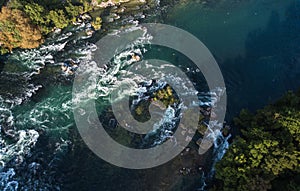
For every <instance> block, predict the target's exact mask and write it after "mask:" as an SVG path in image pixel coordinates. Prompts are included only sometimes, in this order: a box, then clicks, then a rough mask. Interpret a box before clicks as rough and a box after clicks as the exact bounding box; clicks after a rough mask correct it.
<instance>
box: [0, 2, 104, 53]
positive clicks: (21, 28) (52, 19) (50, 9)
mask: <svg viewBox="0 0 300 191" xmlns="http://www.w3.org/2000/svg"><path fill="white" fill-rule="evenodd" d="M99 2H101V0H98V1H96V3H99ZM92 3H93V4H95V2H94V1H93V2H92V1H91V0H73V1H71V0H68V1H61V0H11V1H9V3H8V4H7V5H6V6H3V7H2V10H1V13H0V45H1V48H0V51H1V52H0V53H2V54H3V53H6V52H10V51H12V49H13V48H36V47H38V46H39V44H40V43H41V42H43V37H44V36H45V35H47V34H48V33H49V32H51V31H52V30H53V29H54V28H60V29H62V28H65V27H66V26H68V25H70V24H72V23H74V22H76V17H77V16H78V15H80V14H83V13H86V12H88V11H91V10H92V8H93V7H92ZM93 26H94V27H95V29H96V30H97V29H100V27H101V18H100V17H97V18H95V21H94V22H93Z"/></svg>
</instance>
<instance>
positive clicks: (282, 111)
mask: <svg viewBox="0 0 300 191" xmlns="http://www.w3.org/2000/svg"><path fill="white" fill-rule="evenodd" d="M235 124H236V126H237V127H238V128H239V129H241V134H240V136H239V137H237V138H236V139H235V140H234V142H233V144H232V145H231V146H230V148H229V149H228V151H227V153H226V154H225V156H224V158H223V159H222V160H221V161H220V162H219V163H218V164H217V165H216V178H217V179H218V180H219V181H220V182H219V183H220V185H219V187H218V188H216V187H215V189H217V190H241V191H242V190H243V191H244V190H253V191H262V190H287V191H299V190H300V184H299V182H300V165H299V161H300V149H299V143H300V92H298V93H297V94H294V93H291V92H290V93H288V94H287V95H285V96H284V97H283V98H282V99H280V100H279V101H278V102H276V103H275V104H273V105H270V106H267V107H265V108H264V109H262V110H259V111H258V112H257V113H256V114H255V115H254V114H251V113H250V112H248V111H246V110H244V111H242V112H241V113H240V116H239V117H238V118H236V119H235Z"/></svg>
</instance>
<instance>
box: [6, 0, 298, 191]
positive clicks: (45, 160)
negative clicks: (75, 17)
mask: <svg viewBox="0 0 300 191" xmlns="http://www.w3.org/2000/svg"><path fill="white" fill-rule="evenodd" d="M157 9H159V8H157ZM299 9H300V3H299V1H296V0H294V1H292V0H291V1H282V2H280V3H279V2H277V1H273V0H265V1H259V2H258V1H252V0H249V1H242V2H236V1H229V0H228V1H222V3H211V2H209V3H208V4H205V3H202V2H199V1H191V2H190V3H186V2H180V3H178V4H177V5H175V6H174V7H171V8H169V9H168V11H167V12H164V11H163V14H161V15H160V17H159V19H158V20H159V21H161V20H163V22H165V23H166V24H171V25H174V26H177V27H179V28H182V29H184V30H186V31H188V32H190V33H192V34H193V35H195V36H196V37H198V38H199V39H200V40H201V41H203V42H204V44H205V45H206V46H207V47H208V48H209V50H210V51H211V52H212V54H213V55H214V56H215V58H216V60H217V62H218V64H219V65H220V67H221V70H222V73H223V75H224V79H225V82H226V90H227V97H228V108H227V111H228V112H227V117H226V119H227V120H228V121H231V119H232V117H233V116H235V115H236V114H237V113H238V112H239V110H240V109H242V108H248V109H250V110H254V109H257V108H259V107H262V106H263V105H265V104H267V103H271V102H272V101H274V100H275V99H276V98H278V97H279V96H280V95H282V94H283V93H284V92H286V91H288V90H295V89H297V88H298V87H299V86H300V81H299V76H300V68H299V66H300V64H299V61H300V56H299V55H300V49H299V43H300V36H299V34H300V15H299V13H300V11H299ZM141 17H142V18H144V15H141V14H139V15H138V16H136V17H132V18H131V20H130V19H128V18H129V16H128V15H127V18H126V19H124V20H122V21H124V23H126V24H127V25H128V28H129V29H131V28H136V27H138V25H137V23H138V22H139V21H138V20H141ZM146 18H147V17H146ZM151 19H153V18H151ZM151 19H150V21H152V20H151ZM154 20H156V18H155V17H154ZM87 31H93V29H92V28H91V25H90V24H89V22H88V21H86V22H83V23H81V24H79V25H77V26H74V27H69V28H68V29H66V30H63V31H56V32H54V33H53V34H51V36H49V38H47V40H46V42H45V43H44V44H43V45H42V46H41V47H40V48H38V49H33V50H15V51H14V52H13V53H12V54H10V55H8V56H6V57H2V58H1V61H2V62H3V63H4V65H3V66H1V67H2V68H1V76H0V126H1V136H0V190H7V191H9V190H158V188H161V189H168V190H197V189H198V190H202V188H203V189H204V187H205V183H204V181H205V178H208V177H209V176H210V175H211V173H213V168H212V166H213V164H214V162H216V161H217V160H219V159H220V158H221V157H222V155H223V154H224V152H225V149H226V147H227V146H228V143H227V139H226V138H224V137H223V136H222V134H221V132H220V131H212V135H213V136H214V138H215V139H214V140H215V144H214V148H213V149H212V151H211V152H210V153H208V155H207V156H205V157H203V156H201V157H200V156H199V155H198V153H197V151H188V150H185V151H184V152H183V153H182V154H181V156H179V157H177V158H175V159H173V160H172V161H170V162H169V163H167V164H165V165H162V166H160V167H156V168H154V169H147V170H128V169H123V168H119V167H115V166H113V165H111V164H109V163H107V162H105V161H103V160H102V159H99V158H98V157H97V156H96V155H94V154H93V153H92V152H91V151H90V150H89V149H88V148H87V147H86V146H85V144H84V143H83V141H82V139H81V137H80V136H79V134H78V132H77V129H76V126H75V122H74V119H73V113H72V82H73V74H72V73H68V72H63V70H62V66H65V65H68V66H71V65H72V66H73V67H74V68H75V69H76V65H80V64H86V65H88V64H89V63H92V62H93V54H94V52H95V51H96V50H97V46H96V43H95V39H96V38H95V37H92V38H91V37H90V36H89V35H87ZM115 32H116V31H115ZM94 36H103V33H102V34H99V35H98V34H97V35H94ZM142 41H145V42H146V41H147V42H148V41H149V37H148V36H143V38H142ZM139 43H140V41H139V42H137V43H136V44H135V45H136V46H135V47H133V49H129V50H127V51H125V52H123V53H121V54H118V55H115V57H114V59H113V60H114V61H113V63H114V64H112V65H111V66H110V69H111V70H109V71H107V72H106V73H105V79H106V80H107V79H110V80H112V79H113V80H115V81H116V83H115V84H118V82H122V81H128V80H131V77H127V78H126V77H121V76H119V75H118V74H119V73H122V71H126V67H127V66H128V65H130V64H132V63H131V62H128V60H127V59H126V58H127V57H128V56H130V55H131V54H132V52H135V53H139V54H140V55H141V56H142V57H143V59H144V58H145V59H146V58H148V57H149V58H153V57H159V58H162V59H165V60H168V61H170V62H172V63H173V64H175V65H183V66H182V67H183V68H184V67H185V66H186V65H188V62H189V60H187V59H186V58H185V57H184V56H180V55H178V56H176V57H174V55H173V54H174V52H172V51H170V50H165V51H162V50H161V48H160V47H158V48H155V47H154V48H153V47H152V48H149V47H141V46H139ZM167 67H168V66H167ZM186 73H187V74H188V75H190V76H191V77H192V78H193V79H194V80H195V82H199V81H200V83H199V84H198V88H197V93H198V97H199V100H200V102H199V103H201V104H199V105H200V107H203V106H205V107H214V106H215V105H216V104H217V103H218V99H220V98H221V97H222V95H223V93H224V90H225V87H220V89H215V90H212V92H207V88H206V86H205V83H201V80H203V77H202V76H201V73H200V72H199V71H196V69H195V70H193V69H191V70H190V71H186ZM157 78H158V79H159V78H162V76H157ZM171 78H172V79H173V80H176V76H171ZM144 80H145V79H143V78H142V76H138V77H137V79H136V81H134V83H135V84H134V86H133V87H135V89H133V92H139V91H141V90H143V88H141V86H139V84H140V83H141V82H143V81H144ZM164 83H165V82H164V81H163V80H161V81H158V86H157V88H159V87H162V86H163V84H164ZM99 84H100V85H99V87H98V88H97V89H98V90H101V91H98V92H96V94H95V95H96V96H95V97H94V98H93V99H95V101H96V103H97V104H96V105H97V112H98V113H99V118H101V119H100V120H101V121H103V123H106V124H107V127H106V128H107V131H110V132H111V134H112V136H114V138H116V139H119V140H120V142H122V143H125V144H131V143H132V140H135V139H134V137H130V138H128V136H120V135H118V134H120V133H121V134H123V133H124V132H122V131H119V130H118V128H115V126H116V125H115V122H114V118H113V117H112V113H111V109H110V107H109V103H107V100H106V99H105V98H106V96H107V94H109V92H111V91H113V89H114V86H113V85H111V83H107V84H106V83H103V82H101V83H99ZM181 85H182V86H184V84H181ZM202 85H203V87H202ZM139 88H140V89H139ZM190 91H192V90H190ZM139 99H143V97H142V96H141V97H140V98H139ZM180 109H181V107H180V106H178V107H177V108H169V110H174V111H173V112H174V113H176V112H177V111H179V110H180ZM167 117H169V118H168V119H169V121H170V120H172V119H176V117H178V116H176V115H168V116H167ZM166 121H168V120H166ZM174 125H175V124H174ZM215 125H216V126H217V125H220V124H218V122H217V121H216V122H215ZM161 126H162V127H164V126H163V124H161ZM174 128H175V127H174V126H172V125H171V126H168V128H162V130H161V131H158V132H156V136H152V139H151V140H150V145H152V146H155V145H159V144H161V143H162V142H164V141H165V140H166V139H167V138H169V137H170V136H171V135H172V131H173V130H174ZM208 128H209V126H208ZM149 136H150V135H149ZM149 136H146V137H144V138H142V142H143V143H145V142H147V141H149V140H147V137H149ZM139 140H140V139H137V142H136V143H135V145H138V144H139ZM196 141H197V139H195V140H194V144H193V145H190V146H189V149H191V150H196V149H197V145H196V144H195V142H196ZM195 153H196V154H195ZM198 156H199V157H198ZM182 161H183V162H182ZM202 168H203V170H202ZM186 169H190V171H191V173H185V170H186Z"/></svg>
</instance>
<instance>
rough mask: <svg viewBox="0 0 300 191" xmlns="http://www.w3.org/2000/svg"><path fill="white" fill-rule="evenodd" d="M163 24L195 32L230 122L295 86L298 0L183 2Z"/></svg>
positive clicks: (297, 81)
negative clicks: (216, 69) (220, 85)
mask: <svg viewBox="0 0 300 191" xmlns="http://www.w3.org/2000/svg"><path fill="white" fill-rule="evenodd" d="M166 23H168V24H172V25H174V26H178V27H180V28H183V29H185V30H187V31H189V32H191V33H192V34H194V35H195V36H196V37H198V38H199V39H200V40H201V41H202V42H203V43H204V44H205V45H206V46H207V47H208V48H209V50H210V51H211V52H212V54H213V55H214V56H215V58H216V59H217V61H218V64H219V66H220V67H221V70H222V73H223V76H224V79H225V82H226V88H227V93H228V109H227V111H228V112H227V114H228V115H227V116H228V118H229V119H230V118H231V117H232V116H234V115H236V114H237V113H238V112H239V111H240V110H241V109H242V108H248V109H251V110H254V109H257V108H260V107H262V106H264V105H266V104H267V103H271V102H272V101H274V100H275V99H276V98H278V97H280V96H281V95H282V94H283V93H284V92H286V91H288V90H295V89H297V88H298V87H299V84H300V80H299V74H300V73H299V57H298V55H299V45H298V44H299V27H300V26H299V1H293V0H291V1H272V0H265V1H255V0H248V1H241V2H236V1H224V2H222V3H219V4H217V5H212V6H210V7H206V8H203V5H202V4H201V3H198V4H197V3H188V4H184V5H178V6H177V7H176V8H175V9H173V10H172V11H171V13H170V14H168V15H167V18H166Z"/></svg>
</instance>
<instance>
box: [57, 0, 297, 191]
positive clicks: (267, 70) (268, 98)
mask: <svg viewBox="0 0 300 191" xmlns="http://www.w3.org/2000/svg"><path fill="white" fill-rule="evenodd" d="M285 12H286V13H285V18H284V19H283V20H281V19H280V14H279V13H278V12H277V11H275V10H274V11H272V12H271V13H270V15H269V19H268V20H269V21H268V22H267V24H266V25H265V27H263V29H262V28H261V29H255V30H251V31H250V32H248V34H247V38H246V40H245V42H244V43H245V44H244V45H245V53H244V54H239V53H237V54H236V56H235V58H230V59H229V58H222V57H220V58H217V60H219V64H220V67H221V69H222V72H223V75H224V78H225V82H226V85H227V91H228V110H227V111H228V113H227V118H228V119H231V118H232V117H233V116H236V115H237V114H238V112H239V111H240V109H242V108H248V109H250V110H254V109H257V108H260V107H262V106H264V105H266V104H267V103H270V102H272V101H274V100H275V99H276V98H278V97H279V96H281V95H282V94H283V93H284V92H286V91H287V90H291V89H296V88H299V86H300V80H299V79H298V78H297V77H299V76H300V64H299V62H300V47H299V44H300V4H299V3H292V4H291V5H290V6H289V8H288V9H287V10H286V11H285ZM185 24H186V23H185ZM193 24H194V23H193ZM197 27H199V26H197ZM207 41H209V40H207ZM219 43H223V42H219ZM227 46H230V45H229V44H227ZM75 134H76V133H75ZM77 136H78V135H77ZM78 137H79V136H78ZM78 137H77V139H78ZM75 139H76V138H75ZM79 141H80V140H79ZM76 145H81V146H82V145H84V144H83V143H81V144H80V143H79V144H76ZM82 147H83V148H74V153H73V154H70V155H69V156H68V157H69V158H68V159H66V160H65V164H63V165H62V168H61V170H62V171H63V174H65V179H64V181H63V182H64V188H63V190H133V191H134V190H157V186H160V185H164V186H165V188H166V190H170V188H174V189H172V190H195V189H196V188H197V186H198V185H196V184H194V182H195V181H199V180H200V178H199V173H197V175H195V176H194V175H191V176H186V177H184V178H181V179H178V180H177V179H176V180H175V179H170V178H169V177H172V178H173V177H174V176H173V174H178V170H179V169H177V168H174V166H176V165H175V164H176V162H175V160H173V161H170V162H169V163H167V164H165V165H162V166H160V167H158V168H154V169H148V170H128V169H122V168H118V167H114V166H112V165H110V164H107V163H105V162H104V161H103V160H101V159H99V158H98V157H97V156H95V155H94V154H93V153H92V152H91V151H89V150H88V148H87V147H86V146H82ZM198 157H199V155H198ZM194 158H196V157H194ZM78 167H79V168H78ZM75 174H76V175H75ZM176 177H178V176H176ZM187 180H188V181H189V182H193V183H192V184H193V185H192V186H191V187H189V188H186V189H184V188H182V187H180V186H183V185H187V184H191V183H187V182H186V181H187ZM174 184H177V185H179V187H175V186H174ZM172 185H173V187H172ZM187 187H188V186H187ZM155 188H156V189H155ZM176 188H177V189H176Z"/></svg>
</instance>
